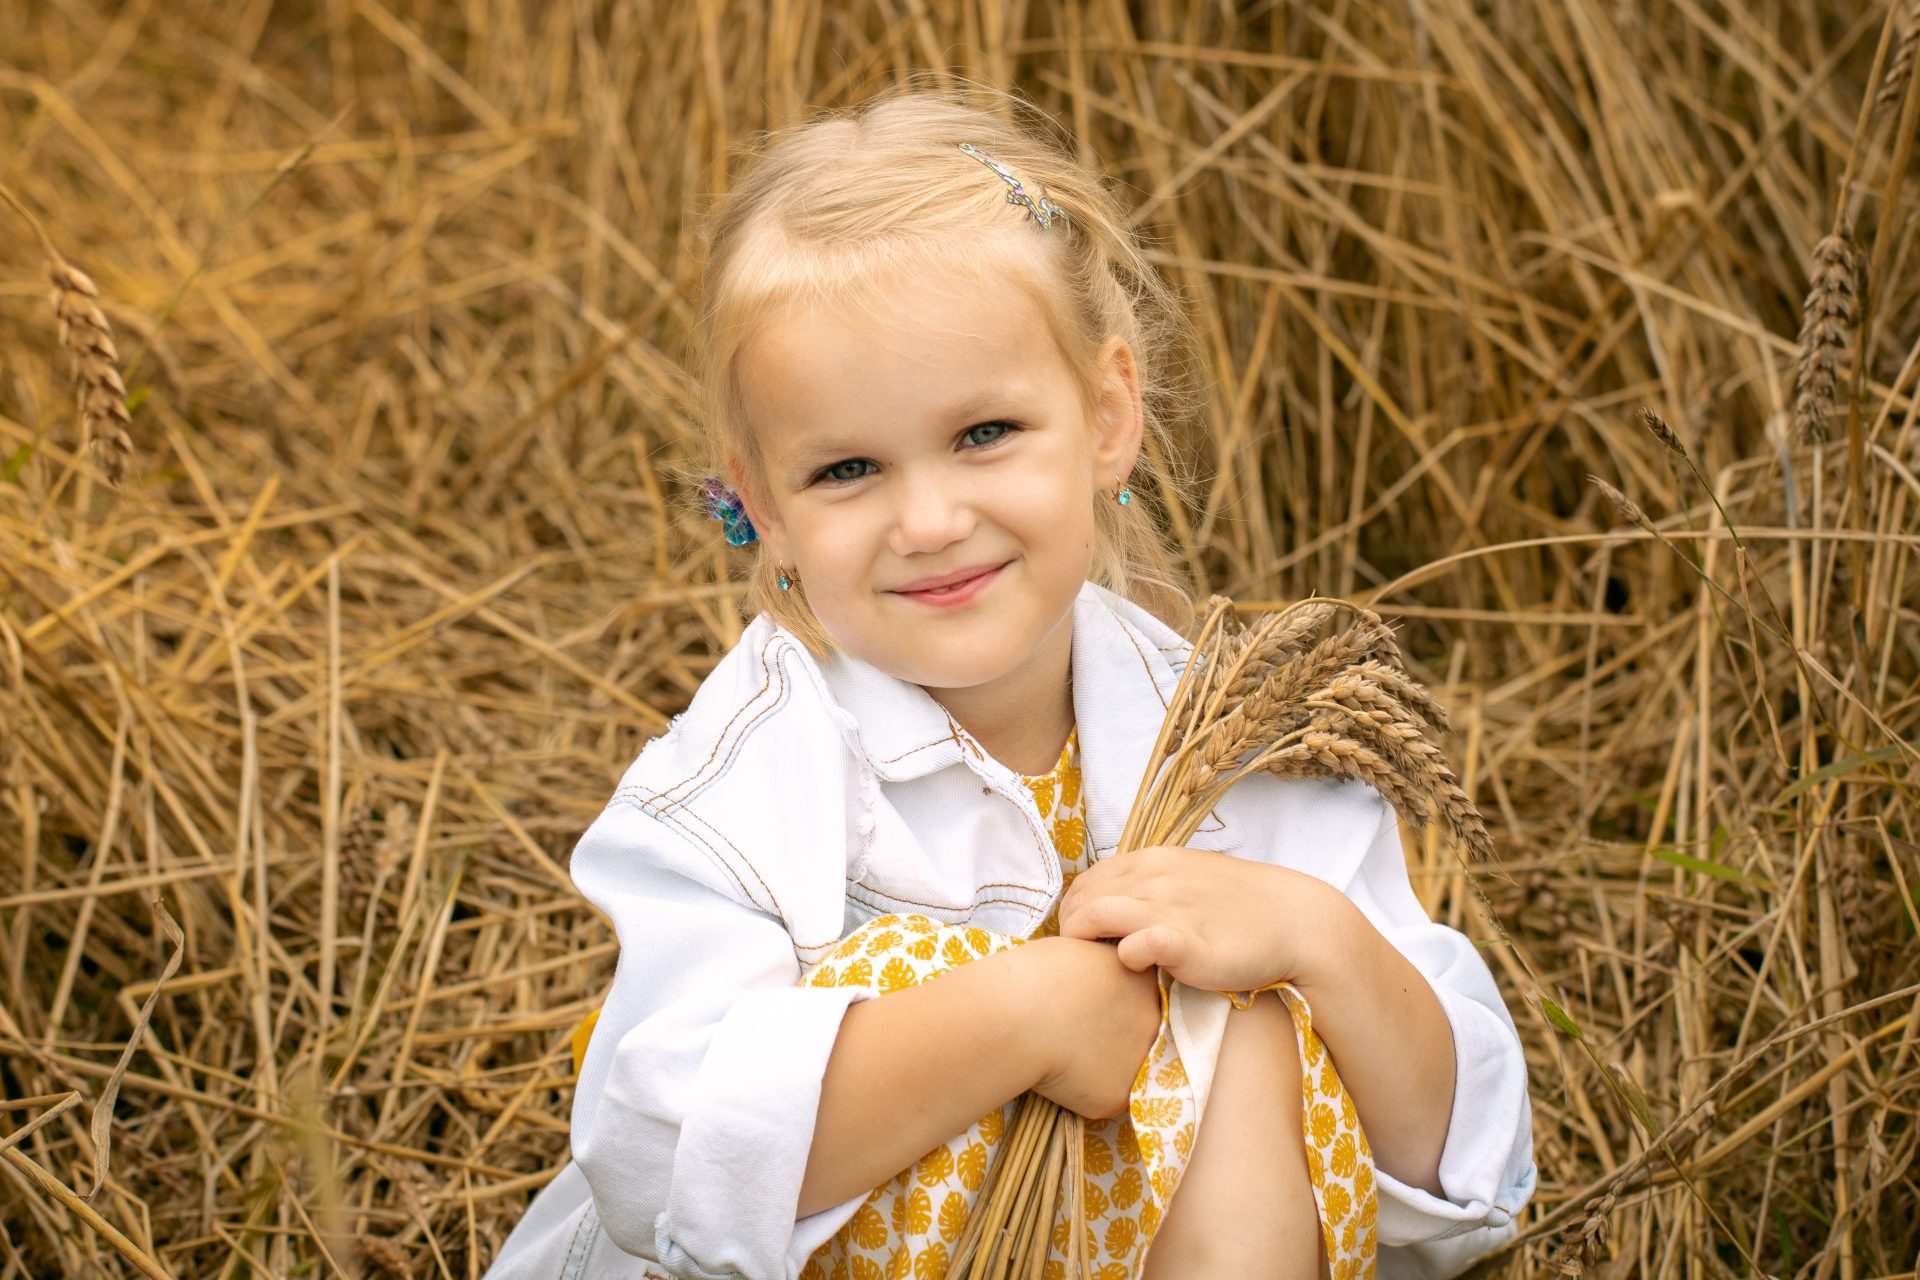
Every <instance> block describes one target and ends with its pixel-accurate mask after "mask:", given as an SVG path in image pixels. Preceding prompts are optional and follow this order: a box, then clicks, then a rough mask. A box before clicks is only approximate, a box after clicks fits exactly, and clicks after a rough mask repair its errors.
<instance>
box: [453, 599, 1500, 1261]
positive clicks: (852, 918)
mask: <svg viewBox="0 0 1920 1280" xmlns="http://www.w3.org/2000/svg"><path fill="white" fill-rule="evenodd" d="M1072 649H1073V666H1072V671H1073V708H1074V714H1075V716H1076V718H1077V722H1078V725H1079V729H1080V764H1081V779H1082V791H1083V795H1084V796H1085V803H1086V821H1087V831H1088V838H1089V839H1090V841H1091V842H1092V846H1093V856H1094V858H1096V859H1098V858H1101V857H1105V856H1108V855H1109V854H1111V853H1112V851H1113V848H1114V845H1115V843H1116V841H1117V840H1118V838H1119V834H1120V830H1121V827H1122V825H1123V823H1124V822H1125V819H1126V815H1127V810H1128V808H1129V806H1130V805H1131V804H1132V802H1133V797H1134V792H1135V789H1136V788H1137V787H1138V785H1139V782H1140V776H1141V773H1142V771H1143V770H1144V769H1145V767H1146V762H1147V757H1148V755H1149V753H1150V752H1151V750H1152V746H1153V741H1154V738H1155V736H1156V735H1157V734H1158V732H1159V728H1160V724H1161V721H1162V718H1163V713H1164V711H1165V707H1166V700H1167V698H1168V696H1169V695H1170V694H1171V693H1172V691H1173V687H1174V685H1175V684H1176V683H1177V682H1178V680H1179V678H1180V672H1181V668H1182V664H1183V662H1184V659H1185V655H1186V653H1187V651H1188V645H1187V644H1186V642H1185V641H1184V640H1182V639H1181V637H1180V636H1178V635H1177V634H1175V633H1174V632H1173V631H1172V630H1170V629H1169V628H1167V627H1166V626H1165V625H1164V624H1162V623H1161V622H1160V621H1159V620H1158V619H1156V618H1154V617H1153V616H1152V615H1150V614H1148V613H1147V612H1146V611H1144V610H1142V609H1140V608H1139V607H1137V606H1135V605H1134V604H1132V603H1131V602H1129V601H1127V600H1125V599H1123V598H1121V597H1120V596H1118V595H1115V594H1114V593H1112V592H1110V591H1107V590H1105V589H1104V588H1102V587H1098V586H1095V585H1094V584H1092V583H1088V584H1087V585H1086V586H1084V587H1083V588H1082V589H1081V592H1080V595H1079V597H1078V599H1077V600H1076V602H1075V605H1074V614H1073V641H1072ZM1214 817H1215V818H1217V819H1218V821H1209V822H1208V823H1207V824H1206V825H1204V826H1203V827H1202V828H1201V830H1200V831H1199V832H1198V833H1197V834H1196V835H1195V836H1194V837H1193V838H1192V839H1191V840H1190V841H1189V843H1190V844H1191V845H1192V847H1194V848H1200V849H1211V850H1215V851H1219V852H1228V853H1232V854H1234V855H1235V856H1238V857H1243V858H1250V859H1254V860H1257V861H1260V862H1265V863H1271V864H1275V865H1279V866H1285V867H1291V868H1294V869H1296V870H1299V871H1303V872H1306V873H1309V874H1311V875H1315V876H1319V877H1320V878H1322V879H1324V880H1326V881H1327V882H1329V883H1330V884H1333V885H1336V886H1338V887H1340V888H1341V889H1343V890H1344V891H1345V893H1346V895H1347V896H1348V897H1349V898H1350V899H1351V900H1352V901H1353V902H1354V903H1355V904H1356V905H1357V906H1358V907H1359V908H1360V909H1361V911H1362V912H1364V913H1365V915H1366V917H1367V918H1368V919H1369V920H1370V921H1371V922H1372V923H1373V925H1374V926H1375V927H1376V928H1378V929H1379V930H1380V932H1381V933H1382V934H1384V935H1385V936H1386V937H1387V938H1388V939H1389V940H1390V941H1391V942H1392V943H1393V944H1394V945H1395V946H1396V947H1397V948H1399V950H1400V951H1401V952H1402V954H1404V955H1405V956H1406V957H1407V958H1408V959H1409V960H1410V961H1411V962H1412V963H1413V964H1414V965H1415V966H1416V967H1417V968H1419V970H1420V971H1421V972H1422V973H1424V974H1425V975H1426V976H1427V979H1428V980H1429V981H1430V982H1431V983H1432V984H1433V989H1434V993H1435V995H1436V996H1438V998H1439V1001H1440V1005H1441V1007H1442V1008H1443V1009H1444V1010H1445V1011H1446V1015H1447V1020H1448V1022H1449V1024H1450V1025H1451V1026H1452V1029H1453V1043H1454V1052H1455V1073H1454V1093H1453V1113H1452V1123H1451V1125H1450V1127H1449V1129H1448V1133H1447V1140H1446V1144H1445V1147H1444V1149H1443V1151H1442V1154H1441V1158H1440V1167H1439V1174H1440V1182H1441V1185H1442V1186H1443V1187H1444V1188H1445V1189H1446V1192H1447V1195H1446V1197H1445V1198H1441V1197H1438V1196H1434V1195H1431V1194H1429V1193H1428V1192H1426V1191H1423V1190H1421V1189H1419V1188H1417V1187H1410V1186H1406V1185H1404V1184H1402V1183H1400V1182H1397V1181H1395V1180H1394V1179H1393V1178H1392V1177H1390V1176H1388V1175H1387V1174H1386V1173H1384V1172H1378V1175H1377V1181H1378V1187H1379V1196H1380V1217H1379V1232H1380V1241H1381V1246H1382V1247H1381V1251H1380V1275H1381V1276H1382V1277H1386V1278H1389V1280H1391V1278H1392V1277H1447V1276H1453V1275H1456V1274H1458V1273H1459V1272H1460V1271H1461V1270H1463V1269H1464V1268H1465V1267H1466V1266H1467V1264H1468V1263H1469V1262H1470V1261H1471V1260H1472V1259H1473V1258H1475V1257H1477V1256H1478V1255H1480V1254H1482V1253H1484V1252H1486V1251H1487V1250H1489V1249H1492V1248H1494V1247H1496V1246H1498V1245H1500V1244H1501V1243H1503V1242H1505V1241H1506V1240H1508V1239H1510V1238H1512V1237H1513V1235H1514V1234H1515V1233H1516V1232H1517V1230H1518V1224H1517V1223H1516V1222H1515V1218H1516V1216H1517V1215H1518V1214H1519V1212H1520V1209H1521V1207H1522V1206H1523V1205H1524V1204H1525V1203H1526V1201H1527V1199H1528V1197H1529V1196H1531V1195H1532V1193H1533V1188H1534V1181H1535V1170H1534V1165H1533V1133H1532V1123H1531V1111H1530V1107H1529V1103H1528V1098H1527V1073H1526V1064H1525V1062H1524V1060H1523V1057H1522V1054H1521V1047H1520V1041H1519V1038H1518V1035H1517V1033H1516V1031H1515V1028H1514V1023H1513V1019H1512V1017H1511V1015H1510V1014H1509V1013H1508V1012H1507V1008H1506V1005H1505V1004H1504V1003H1503V1002H1502V1000H1501V996H1500V992H1499V991H1498V989H1496V987H1495V986H1494V982H1493V978H1492V975H1491V974H1490V973H1489V972H1488V969H1487V965H1486V962H1485V961H1484V960H1482V959H1481V957H1480V955H1479V953H1478V952H1477V951H1476V950H1475V949H1474V946H1473V944H1472V943H1471V942H1470V941H1469V940H1468V939H1467V938H1466V937H1464V936H1463V935H1462V934H1460V933H1459V932H1458V931H1456V930H1454V929H1451V928H1448V927H1446V926H1445V925H1440V924H1436V923H1434V922H1432V921H1430V920H1429V919H1428V918H1427V915H1426V913H1425V912H1424V911H1423V910H1422V909H1421V907H1420V905H1419V902H1418V901H1417V900H1416V899H1415V897H1414V895H1413V891H1412V887H1411V885H1410V883H1409V881H1408V878H1407V870H1406V861H1405V855H1404V853H1403V852H1402V847H1401V844H1400V840H1399V833H1398V830H1397V826H1396V823H1395V821H1394V817H1393V813H1392V810H1390V809H1389V808H1388V807H1387V806H1386V805H1385V804H1384V802H1382V801H1381V799H1380V797H1379V796H1378V794H1377V793H1376V792H1374V791H1373V790H1372V789H1371V788H1368V787H1366V786H1364V785H1362V784H1359V783H1335V782H1328V781H1313V780H1289V781H1282V780H1280V779H1276V778H1273V777H1271V776H1268V775H1260V776H1258V777H1255V778H1250V779H1248V780H1246V781H1245V782H1243V783H1241V784H1239V786H1237V787H1236V788H1235V789H1234V790H1233V791H1232V792H1230V793H1229V794H1228V796H1227V798H1226V799H1225V800H1223V801H1222V802H1221V803H1220V805H1219V806H1218V807H1217V808H1216V810H1215V812H1214ZM571 874H572V876H573V880H574V883H575V884H576V885H577V886H578V887H579V889H580V892H581V893H582V894H584V895H585V896H586V897H587V899H588V900H589V901H591V902H592V903H593V904H594V905H595V906H597V907H599V908H600V909H601V910H602V911H604V912H605V913H606V914H607V916H608V918H609V919H611V920H612V922H613V926H614V929H615V931H616V933H617V934H618V935H619V939H620V959H619V964H618V968H617V970H616V972H615V975H614V980H613V987H612V990H611V991H610V992H609V993H608V996H607V1000H606V1003H605V1006H604V1007H603V1009H602V1011H601V1014H600V1020H599V1023H598V1025H597V1026H596V1028H595V1030H594V1034H593V1039H592V1043H591V1047H590V1048H589V1049H588V1051H587V1055H586V1060H585V1063H584V1065H583V1067H582V1069H581V1072H580V1079H579V1084H578V1086H577V1088H576V1091H575V1095H574V1106H573V1155H574V1161H573V1163H570V1164H569V1165H567V1166H566V1168H565V1169H564V1170H563V1171H562V1172H561V1173H560V1174H559V1175H558V1176H557V1177H556V1178H555V1179H554V1181H553V1182H551V1183H549V1184H548V1186H547V1187H546V1189H545V1190H543V1191H542V1192H541V1194H540V1195H539V1197H538V1198H537V1199H536V1200H535V1201H534V1203H533V1204H532V1205H531V1206H530V1207H529V1209H528V1211H527V1214H526V1216H525V1217H524V1218H523V1220H522V1221H521V1222H520V1224H519V1225H518V1226H517V1227H516V1228H515V1229H514V1231H513V1234H512V1235H511V1236H510V1237H509V1238H508V1240H507V1242H506V1244H505V1245H504V1246H503V1247H502V1249H501V1252H500V1255H499V1257H498V1258H497V1259H496V1260H495V1263H494V1266H493V1268H492V1269H491V1270H490V1271H489V1272H488V1275H489V1276H490V1277H495V1278H497V1280H520V1278H521V1277H539V1278H540V1280H558V1278H560V1277H565V1278H566V1280H575V1278H576V1277H640V1276H651V1277H661V1276H671V1277H698V1278H702V1280H704V1278H707V1277H720V1276H744V1277H751V1278H752V1280H775V1278H780V1277H784V1278H786V1280H793V1278H794V1277H797V1276H798V1275H799V1273H800V1269H801V1267H802V1266H803V1265H804V1264H805V1262H806V1260H807V1258H808V1256H809V1255H810V1254H812V1252H813V1251H814V1250H815V1249H817V1248H818V1247H819V1246H820V1245H821V1244H822V1243H823V1242H825V1241H826V1240H828V1239H829V1238H831V1237H832V1235H833V1234H834V1232H835V1231H837V1230H838V1229H839V1228H840V1226H841V1225H842V1224H843V1223H845V1222H846V1221H847V1220H848V1219H849V1218H850V1217H852V1216H853V1214H854V1212H855V1210H857V1209H858V1208H859V1206H860V1204H861V1203H862V1201H863V1200H864V1198H865V1197H864V1196H856V1197H854V1198H853V1199H850V1200H847V1201H846V1202H845V1203H842V1204H839V1205H835V1206H834V1207H832V1208H829V1209H823V1210H821V1211H819V1212H818V1213H814V1214H811V1215H809V1216H807V1217H804V1218H799V1219H798V1220H796V1219H795V1216H794V1210H795V1207H796V1206H797V1204H798V1203H799V1197H800V1183H801V1179H802V1176H803V1174H804V1172H805V1169H806V1163H807V1154H808V1151H809V1149H810V1147H811V1145H812V1141H813V1126H814V1120H815V1118H816V1115H817V1113H818V1110H819V1102H820V1082H821V1079H822V1077H823V1076H824V1075H825V1074H826V1066H827V1059H828V1056H829V1054H830V1053H831V1052H832V1050H833V1043H834V1038H835V1036H836V1035H837V1034H838V1031H839V1026H840V1018H841V1016H842V1015H843V1014H844V1013H845V1012H846V1009H847V1006H848V1005H850V1004H852V1003H854V1002H856V1001H858V1000H863V999H870V998H872V997H871V995H870V993H868V992H864V991H858V990H855V989H852V988H847V987H836V988H825V989H814V988H807V987H802V986H799V985H797V984H798V982H799V980H800V977H801V974H802V972H803V967H804V966H810V965H812V964H813V963H815V962H817V961H818V960H819V959H820V958H821V957H822V956H824V955H825V954H826V952H827V951H829V950H830V949H831V948H832V947H833V946H834V944H835V943H836V942H837V941H838V940H839V939H840V938H842V937H844V936H845V935H846V934H847V933H849V932H851V931H852V930H853V929H855V928H857V927H858V926H859V925H861V924H862V923H864V922H865V921H867V920H870V919H872V918H873V917H875V916H877V915H883V914H886V913H888V912H917V913H920V914H924V915H927V916H931V917H933V918H934V919H936V920H941V921H948V922H966V923H970V924H975V925H979V926H980V927H982V928H985V929H991V930H995V931H997V932H1001V933H1007V934H1013V935H1017V936H1020V937H1027V936H1030V935H1031V934H1032V932H1033V931H1034V929H1035V928H1037V927H1038V926H1039V925H1040V924H1041V923H1042V922H1043V921H1044V920H1045V919H1046V916H1047V913H1048V911H1049V910H1050V908H1051V907H1052V905H1053V903H1054V901H1055V900H1056V899H1057V898H1058V897H1059V895H1060V890H1061V873H1060V861H1059V858H1058V857H1057V856H1056V855H1055V853H1054V850H1053V846H1052V845H1051V843H1050V842H1049V840H1048V837H1047V832H1046V830H1045V828H1044V827H1043V826H1042V824H1041V821H1040V815H1039V812H1038V810H1037V809H1036V808H1035V806H1034V802H1033V798H1032V796H1031V795H1030V794H1029V792H1028V791H1027V789H1026V788H1025V787H1024V786H1023V785H1022V784H1021V782H1020V779H1019V777H1018V775H1016V774H1015V773H1014V772H1013V771H1011V770H1009V769H1007V768H1006V767H1004V766H1003V765H1001V764H1000V763H999V762H998V761H996V760H994V759H993V758H992V757H991V756H989V755H987V754H986V752H985V751H983V750H982V749H981V748H980V746H979V744H978V743H977V742H975V741H974V739H973V738H972V737H971V736H970V735H969V734H968V733H967V732H966V730H965V729H964V728H962V727H961V726H960V725H959V724H958V723H957V722H956V721H955V720H953V718H952V717H951V716H949V715H948V714H947V713H946V711H945V710H944V709H943V708H942V707H941V706H940V705H939V703H937V702H935V701H934V700H933V698H931V697H930V696H929V695H928V694H927V693H926V692H925V691H924V690H922V689H920V688H919V687H918V686H916V685H913V684H911V683H908V682H906V681H902V680H899V679H896V678H895V677H893V676H890V675H887V674H886V673H884V672H882V671H880V670H879V669H877V668H876V667H873V666H872V665H870V664H868V663H865V662H862V661H860V660H858V659H854V658H852V657H850V656H848V655H844V654H843V655H838V656H836V657H835V658H833V659H832V660H830V661H827V662H819V661H816V660H815V659H814V658H813V657H812V656H811V655H810V654H808V653H807V651H806V649H805V648H804V647H803V646H802V645H801V644H800V642H799V641H798V640H797V639H796V638H795V637H794V636H793V635H792V633H790V632H788V631H787V630H785V629H784V628H782V627H779V626H777V625H776V624H774V623H773V621H772V620H771V619H770V618H769V617H767V616H766V615H764V614H763V615H761V616H760V617H758V618H756V619H755V620H754V621H753V622H752V623H751V624H750V625H749V626H748V627H747V629H746V630H745V632H744V633H743V634H742V636H741V639H740V642H739V644H738V645H737V646H736V647H735V648H733V649H732V650H731V651H730V652H729V653H727V655H726V656H725V657H724V658H723V659H722V660H721V661H720V663H719V664H718V665H717V666H716V667H715V668H714V671H713V673H712V674H711V675H710V676H708V677H707V679H706V680H705V681H704V682H703V683H702V684H701V686H700V688H699V690H698V691H697V692H696V693H695V695H694V698H693V701H692V704H691V705H690V706H689V707H688V709H687V710H686V712H685V713H683V714H682V715H680V716H678V717H676V718H675V720H674V722H673V725H672V727H671V728H670V729H669V730H668V731H667V733H666V734H665V735H664V736H662V737H660V738H656V739H654V740H653V741H651V742H649V743H648V744H647V746H646V748H645V749H644V750H643V751H642V752H641V753H640V756H639V758H638V759H637V760H635V761H634V763H633V765H632V766H631V767H630V768H629V769H628V770H627V772H626V775H625V777H624V778H623V779H622V780H621V783H620V786H619V788H618V789H617V790H616V791H615V792H614V793H613V798H612V800H611V801H610V802H609V803H608V805H607V807H606V809H605V811H604V812H603V813H602V814H601V815H600V817H599V818H598V819H596V820H595V822H594V823H593V825H592V826H591V827H590V828H588V830H587V832H586V834H585V835H584V836H583V837H582V838H581V840H580V843H579V845H578V847H577V848H576V849H575V850H574V854H573V862H572V866H571ZM1173 990H1174V993H1175V999H1174V1001H1173V1004H1172V1017H1173V1019H1174V1030H1175V1035H1176V1044H1177V1045H1178V1047H1179V1048H1180V1050H1181V1056H1182V1060H1183V1062H1184V1064H1185V1065H1186V1067H1187V1069H1188V1074H1189V1077H1190V1078H1191V1079H1192V1080H1193V1082H1194V1085H1195V1089H1196V1092H1197V1093H1198V1094H1199V1095H1200V1099H1201V1106H1202V1115H1203V1117H1204V1097H1205V1092H1206V1090H1207V1088H1208V1086H1209V1085H1210V1083H1211V1080H1212V1071H1213V1062H1214V1055H1215V1054H1216V1053H1217V1050H1218V1045H1219V1038H1220V1035H1221V1033H1222V1031H1223V1028H1224V1023H1225V1017H1226V1012H1227V1008H1228V1003H1227V1000H1226V998H1225V997H1224V996H1221V995H1219V994H1218V993H1214V992H1206V991H1198V990H1195V989H1193V988H1188V987H1185V986H1182V985H1179V984H1176V985H1175V986H1174V988H1173ZM1202 1123H1204V1119H1203V1121H1202Z"/></svg>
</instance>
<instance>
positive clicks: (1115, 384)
mask: <svg viewBox="0 0 1920 1280" xmlns="http://www.w3.org/2000/svg"><path fill="white" fill-rule="evenodd" d="M1099 386H1100V391H1099V397H1098V399H1097V400H1096V401H1095V403H1094V429H1095V436H1094V447H1093V465H1094V471H1095V473H1096V474H1098V475H1100V476H1111V477H1112V480H1111V481H1107V482H1105V483H1112V484H1119V483H1121V482H1122V481H1124V480H1125V479H1126V478H1127V476H1129V475H1131V474H1132V472H1133V464H1134V462H1135V461H1136V460H1137V459H1138V458H1139V456H1140V437H1141V434H1142V433H1143V432H1144V431H1145V429H1146V412H1145V410H1144V409H1143V408H1142V406H1141V403H1140V370H1139V367H1138V366H1137V365H1136V364H1135V363H1134V359H1133V348H1132V347H1130V346H1128V345H1127V342H1126V339H1124V338H1121V337H1118V336H1115V337H1111V338H1108V339H1107V340H1106V342H1105V343H1103V344H1102V345H1101V347H1100V384H1099Z"/></svg>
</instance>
